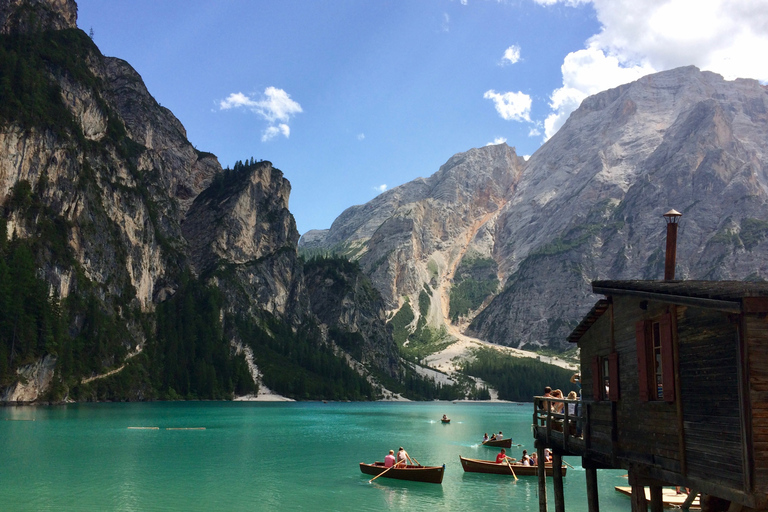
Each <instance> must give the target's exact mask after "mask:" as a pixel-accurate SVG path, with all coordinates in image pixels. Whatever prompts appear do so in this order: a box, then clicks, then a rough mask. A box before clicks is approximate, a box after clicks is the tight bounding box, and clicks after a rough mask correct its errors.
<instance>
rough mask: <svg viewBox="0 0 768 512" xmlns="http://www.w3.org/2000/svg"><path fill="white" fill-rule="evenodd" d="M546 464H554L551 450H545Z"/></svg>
mask: <svg viewBox="0 0 768 512" xmlns="http://www.w3.org/2000/svg"><path fill="white" fill-rule="evenodd" d="M544 462H552V451H551V450H550V449H549V448H545V449H544Z"/></svg>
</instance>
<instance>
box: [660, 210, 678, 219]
mask: <svg viewBox="0 0 768 512" xmlns="http://www.w3.org/2000/svg"><path fill="white" fill-rule="evenodd" d="M682 216H683V214H682V213H680V212H679V211H677V210H674V209H673V210H669V211H668V212H667V213H665V214H664V215H662V217H682Z"/></svg>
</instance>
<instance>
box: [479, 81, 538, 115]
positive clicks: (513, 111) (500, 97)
mask: <svg viewBox="0 0 768 512" xmlns="http://www.w3.org/2000/svg"><path fill="white" fill-rule="evenodd" d="M483 98H485V99H489V100H493V103H494V105H495V106H496V111H497V112H498V113H499V115H501V117H502V119H506V120H507V121H530V120H531V97H530V96H528V95H527V94H524V93H522V92H504V93H498V92H496V91H494V90H493V89H491V90H490V91H486V92H485V94H484V95H483Z"/></svg>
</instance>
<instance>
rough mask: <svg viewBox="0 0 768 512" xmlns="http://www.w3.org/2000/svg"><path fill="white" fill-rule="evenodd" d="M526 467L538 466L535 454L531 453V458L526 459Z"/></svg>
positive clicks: (537, 458)
mask: <svg viewBox="0 0 768 512" xmlns="http://www.w3.org/2000/svg"><path fill="white" fill-rule="evenodd" d="M528 465H529V466H538V465H539V456H538V454H537V453H536V452H533V453H532V454H531V456H530V457H529V458H528Z"/></svg>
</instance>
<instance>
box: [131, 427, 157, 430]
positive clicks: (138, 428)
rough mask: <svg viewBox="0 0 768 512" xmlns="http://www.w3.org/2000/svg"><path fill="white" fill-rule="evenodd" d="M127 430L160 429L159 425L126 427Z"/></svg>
mask: <svg viewBox="0 0 768 512" xmlns="http://www.w3.org/2000/svg"><path fill="white" fill-rule="evenodd" d="M128 430H160V427H128Z"/></svg>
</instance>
